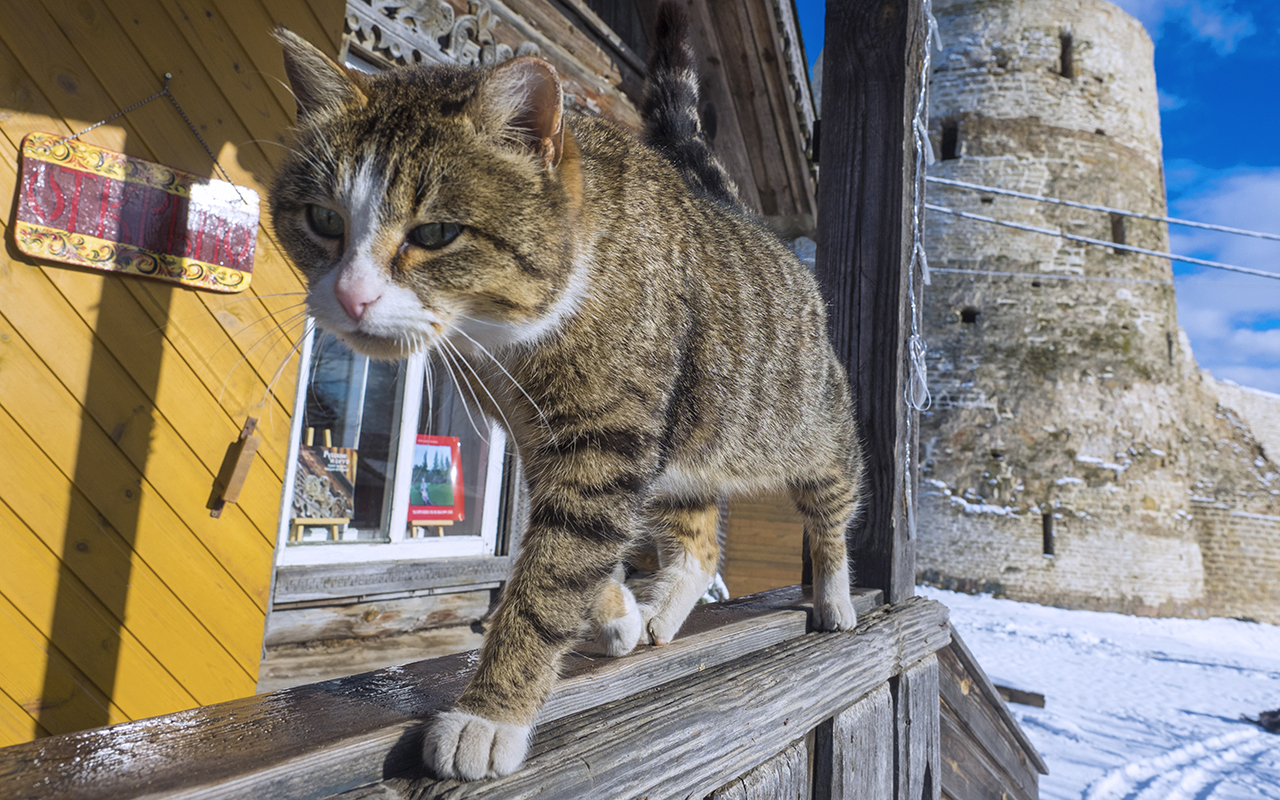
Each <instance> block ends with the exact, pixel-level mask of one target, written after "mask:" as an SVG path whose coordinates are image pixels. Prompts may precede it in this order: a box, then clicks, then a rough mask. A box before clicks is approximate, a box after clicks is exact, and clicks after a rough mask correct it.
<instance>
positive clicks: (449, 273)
mask: <svg viewBox="0 0 1280 800" xmlns="http://www.w3.org/2000/svg"><path fill="white" fill-rule="evenodd" d="M277 38H278V39H279V40H280V42H281V43H282V44H283V45H284V54H285V70H286V73H287V75H288V77H289V82H290V84H291V86H292V88H293V92H294V95H295V97H296V98H297V101H298V127H297V130H296V137H295V144H294V149H293V152H292V153H291V155H290V156H289V157H288V159H287V160H286V162H285V163H284V164H283V166H282V167H281V169H280V172H279V174H278V176H277V177H276V180H275V183H274V185H273V186H272V190H271V197H270V207H271V215H272V220H273V226H274V228H275V231H276V235H277V236H278V238H279V240H280V242H281V244H282V245H283V246H284V249H285V251H286V252H287V253H288V255H289V257H290V258H291V259H292V260H293V262H294V263H295V264H296V265H297V266H298V267H299V269H301V270H302V272H303V274H304V275H305V277H306V280H307V284H308V296H307V304H308V307H309V310H310V312H311V314H312V315H313V316H314V317H315V319H316V321H317V323H318V324H319V325H320V326H321V327H322V328H324V329H326V330H329V331H332V332H334V333H336V334H338V335H339V336H340V337H342V338H343V339H344V340H345V341H346V342H347V343H348V344H349V345H351V347H352V348H353V349H355V350H357V351H359V352H362V353H364V354H366V355H369V356H372V357H376V358H398V357H402V356H404V355H407V354H409V353H411V352H414V351H417V350H422V349H426V348H429V347H432V346H433V345H435V344H437V343H438V341H439V339H440V338H442V337H444V338H448V339H450V340H451V341H453V343H455V344H458V345H463V346H465V345H466V344H468V342H469V341H478V342H480V343H482V344H484V345H485V346H492V345H499V346H501V345H504V344H509V343H513V342H519V341H529V340H532V339H534V338H536V337H537V336H540V335H542V334H543V333H545V332H547V331H548V330H550V329H552V328H554V326H555V324H556V323H557V322H558V320H559V319H560V318H562V317H563V316H564V315H565V314H567V313H570V312H571V311H572V307H573V305H574V303H575V302H576V298H577V295H578V293H579V292H580V291H581V286H580V281H579V279H578V278H576V277H575V275H574V258H575V250H576V248H575V244H574V239H573V237H574V230H575V225H574V222H575V218H576V216H577V210H578V208H579V207H580V205H581V196H582V195H581V193H582V189H581V173H580V171H579V168H578V167H579V163H580V162H579V160H578V151H577V148H576V145H575V143H574V141H573V137H572V136H571V135H569V134H568V133H567V131H566V130H565V127H564V118H563V114H562V109H563V92H562V89H561V87H560V82H559V79H558V77H557V75H556V72H555V69H554V68H553V67H552V66H551V65H550V64H548V63H546V62H545V61H541V60H539V59H536V58H519V59H515V60H513V61H508V62H506V63H505V64H502V65H500V66H498V67H495V68H488V69H464V68H457V67H410V68H405V69H399V70H393V71H390V72H387V73H383V74H379V75H367V74H363V73H360V72H357V71H354V70H348V69H344V68H343V67H340V66H339V65H337V64H336V63H334V62H333V61H332V60H330V59H329V58H328V57H326V56H325V55H324V54H323V53H321V52H320V51H319V50H317V49H316V48H315V47H313V46H311V45H310V44H308V43H307V42H306V41H304V40H303V39H301V38H299V37H298V36H296V35H294V34H292V33H290V32H288V31H285V30H281V31H279V32H278V33H277Z"/></svg>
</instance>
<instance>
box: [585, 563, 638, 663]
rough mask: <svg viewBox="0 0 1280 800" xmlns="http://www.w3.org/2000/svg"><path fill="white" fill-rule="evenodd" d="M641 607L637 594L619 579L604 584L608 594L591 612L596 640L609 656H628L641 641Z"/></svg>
mask: <svg viewBox="0 0 1280 800" xmlns="http://www.w3.org/2000/svg"><path fill="white" fill-rule="evenodd" d="M642 625H643V623H642V622H641V619H640V608H639V607H638V605H637V604H636V598H635V595H633V594H632V593H631V590H630V589H628V588H627V587H626V586H625V585H624V584H622V583H619V582H618V580H617V579H616V578H615V579H613V580H610V581H609V582H608V583H606V584H605V585H604V591H602V592H600V597H599V598H598V599H597V600H596V604H595V606H594V607H593V608H592V610H591V626H592V628H593V629H594V630H595V634H596V641H597V642H599V643H600V646H601V647H603V648H604V651H605V653H607V654H608V655H611V656H614V657H615V658H616V657H617V656H625V655H626V654H627V653H630V652H631V651H632V650H634V649H635V646H636V645H637V644H639V642H640V635H641V627H642Z"/></svg>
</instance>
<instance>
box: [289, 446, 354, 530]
mask: <svg viewBox="0 0 1280 800" xmlns="http://www.w3.org/2000/svg"><path fill="white" fill-rule="evenodd" d="M356 459H357V453H356V451H355V450H354V449H353V448H350V447H323V446H320V445H309V444H304V445H302V446H301V447H299V448H298V472H297V477H296V478H295V479H294V488H293V516H294V517H295V518H299V519H310V520H334V521H338V520H340V521H342V522H347V521H350V519H351V515H352V514H353V513H354V511H355V507H356V500H355V497H356V488H355V484H356Z"/></svg>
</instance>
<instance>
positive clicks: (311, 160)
mask: <svg viewBox="0 0 1280 800" xmlns="http://www.w3.org/2000/svg"><path fill="white" fill-rule="evenodd" d="M246 144H271V145H275V146H276V147H279V148H280V149H281V150H288V151H289V152H290V153H293V154H294V155H295V156H297V157H298V158H300V159H302V160H303V161H305V162H307V163H308V164H310V165H311V166H313V167H315V168H316V170H318V171H319V172H322V173H323V172H331V171H332V167H329V166H327V165H325V164H324V163H322V162H321V161H320V160H319V159H318V158H316V157H315V156H314V155H312V154H311V153H308V152H305V151H302V150H299V149H298V148H296V147H290V146H288V145H287V144H281V143H280V142H273V141H272V140H270V139H248V140H246V141H244V142H241V143H240V146H241V147H243V146H244V145H246Z"/></svg>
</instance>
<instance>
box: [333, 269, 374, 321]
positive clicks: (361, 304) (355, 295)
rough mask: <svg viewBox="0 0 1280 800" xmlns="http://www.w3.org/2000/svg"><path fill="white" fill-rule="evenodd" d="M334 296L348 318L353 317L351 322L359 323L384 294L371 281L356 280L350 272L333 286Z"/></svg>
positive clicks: (340, 277)
mask: <svg viewBox="0 0 1280 800" xmlns="http://www.w3.org/2000/svg"><path fill="white" fill-rule="evenodd" d="M333 296H334V297H336V298H337V299H338V303H339V304H341V306H342V309H343V310H344V311H346V312H347V316H348V317H351V321H352V322H357V323H358V322H359V321H360V320H361V319H362V318H363V317H364V312H365V311H367V310H368V308H369V306H371V305H373V304H374V303H376V302H378V300H379V299H381V297H382V292H381V291H380V290H379V287H377V286H373V285H371V283H370V282H369V281H367V280H361V279H359V278H354V277H352V275H351V273H350V272H345V273H343V274H342V275H339V276H338V281H337V283H335V284H334V286H333Z"/></svg>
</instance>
